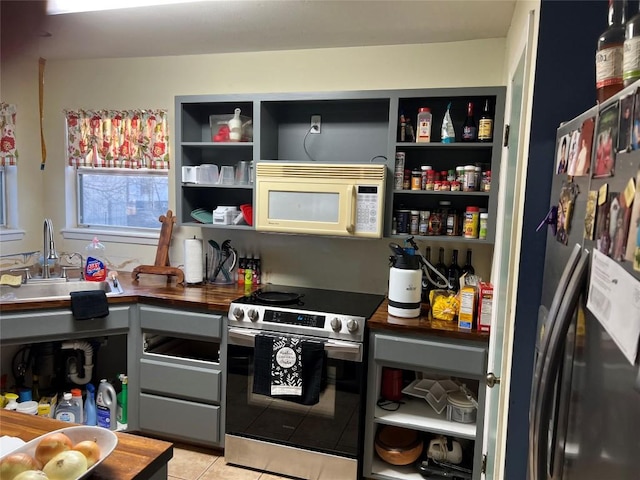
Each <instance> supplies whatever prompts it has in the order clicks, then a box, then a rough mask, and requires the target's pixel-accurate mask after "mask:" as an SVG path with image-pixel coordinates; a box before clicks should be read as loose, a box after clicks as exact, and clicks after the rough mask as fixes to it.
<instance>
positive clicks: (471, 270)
mask: <svg viewBox="0 0 640 480" xmlns="http://www.w3.org/2000/svg"><path fill="white" fill-rule="evenodd" d="M465 273H466V274H467V275H474V274H475V273H476V269H475V268H473V265H472V264H471V249H470V248H468V249H467V262H466V263H465V264H464V265H463V266H462V274H463V275H464V274H465Z"/></svg>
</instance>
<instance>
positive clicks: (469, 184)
mask: <svg viewBox="0 0 640 480" xmlns="http://www.w3.org/2000/svg"><path fill="white" fill-rule="evenodd" d="M475 189H476V167H474V166H473V165H467V166H466V167H464V183H463V184H462V190H464V191H465V192H473V191H475Z"/></svg>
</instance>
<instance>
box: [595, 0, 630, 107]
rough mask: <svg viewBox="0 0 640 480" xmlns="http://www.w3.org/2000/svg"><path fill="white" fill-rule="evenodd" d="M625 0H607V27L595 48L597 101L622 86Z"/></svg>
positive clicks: (606, 97) (612, 93)
mask: <svg viewBox="0 0 640 480" xmlns="http://www.w3.org/2000/svg"><path fill="white" fill-rule="evenodd" d="M626 9H627V0H609V15H608V19H607V23H608V27H607V29H606V30H605V31H604V32H602V34H601V35H600V37H599V38H598V46H597V49H596V93H597V99H598V102H600V103H602V102H604V101H605V100H606V99H608V98H610V97H611V96H612V95H615V94H616V93H618V92H619V91H620V90H622V87H623V81H622V61H623V45H624V37H625V27H624V19H625V13H626Z"/></svg>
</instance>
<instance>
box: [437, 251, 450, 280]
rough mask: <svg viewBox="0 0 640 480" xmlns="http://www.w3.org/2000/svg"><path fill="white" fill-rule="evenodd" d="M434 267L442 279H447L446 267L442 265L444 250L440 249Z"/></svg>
mask: <svg viewBox="0 0 640 480" xmlns="http://www.w3.org/2000/svg"><path fill="white" fill-rule="evenodd" d="M435 267H436V270H437V271H438V272H440V273H441V274H442V276H443V277H444V278H447V265H446V264H445V263H444V248H442V247H440V250H439V251H438V263H436V265H435Z"/></svg>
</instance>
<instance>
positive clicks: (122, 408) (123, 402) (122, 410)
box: [116, 373, 129, 429]
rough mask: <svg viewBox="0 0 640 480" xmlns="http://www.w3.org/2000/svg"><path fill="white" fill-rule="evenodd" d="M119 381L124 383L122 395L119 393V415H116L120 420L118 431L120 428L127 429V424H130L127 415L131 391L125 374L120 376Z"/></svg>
mask: <svg viewBox="0 0 640 480" xmlns="http://www.w3.org/2000/svg"><path fill="white" fill-rule="evenodd" d="M119 379H120V381H121V382H122V390H120V393H118V395H117V397H118V413H117V414H116V418H117V420H118V429H120V428H125V429H126V428H127V423H128V419H127V417H128V415H127V411H128V409H127V397H128V390H129V386H128V383H129V380H128V378H127V376H126V375H125V374H123V373H121V374H120V375H119Z"/></svg>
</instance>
